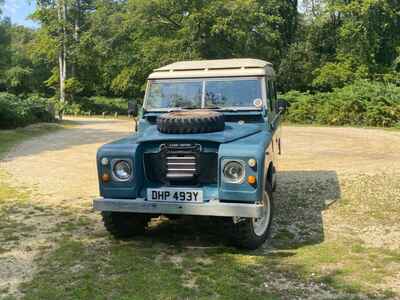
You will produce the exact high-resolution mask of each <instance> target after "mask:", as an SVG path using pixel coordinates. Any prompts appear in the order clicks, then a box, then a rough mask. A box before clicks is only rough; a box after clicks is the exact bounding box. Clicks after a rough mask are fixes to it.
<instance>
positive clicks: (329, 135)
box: [0, 119, 400, 292]
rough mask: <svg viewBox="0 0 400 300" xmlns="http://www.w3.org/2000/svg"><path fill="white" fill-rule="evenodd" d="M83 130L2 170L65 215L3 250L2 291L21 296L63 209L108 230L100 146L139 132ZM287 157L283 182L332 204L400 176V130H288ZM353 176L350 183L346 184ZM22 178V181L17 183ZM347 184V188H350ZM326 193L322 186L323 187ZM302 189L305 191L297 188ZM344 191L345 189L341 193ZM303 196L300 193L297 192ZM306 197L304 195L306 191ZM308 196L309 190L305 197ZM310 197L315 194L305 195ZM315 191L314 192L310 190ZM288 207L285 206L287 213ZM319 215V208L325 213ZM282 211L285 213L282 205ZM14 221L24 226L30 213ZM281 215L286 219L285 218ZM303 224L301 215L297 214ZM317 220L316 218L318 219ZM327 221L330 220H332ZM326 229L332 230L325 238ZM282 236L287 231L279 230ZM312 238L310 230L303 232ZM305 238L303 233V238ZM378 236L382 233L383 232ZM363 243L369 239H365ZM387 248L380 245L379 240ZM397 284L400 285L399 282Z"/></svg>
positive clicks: (50, 141)
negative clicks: (100, 201) (99, 208)
mask: <svg viewBox="0 0 400 300" xmlns="http://www.w3.org/2000/svg"><path fill="white" fill-rule="evenodd" d="M78 122H79V124H78V125H77V126H73V127H72V128H70V129H68V130H62V131H57V132H54V133H51V134H49V135H46V136H42V137H38V138H34V139H32V140H29V141H26V142H24V143H23V144H21V145H19V146H18V147H17V148H16V149H14V150H13V151H12V152H11V153H10V154H9V155H8V156H7V157H6V159H5V161H4V162H2V163H1V165H0V167H1V168H2V169H4V170H6V172H7V173H8V174H10V175H11V177H12V178H13V179H12V184H13V185H17V186H21V187H28V188H30V189H31V190H32V191H31V192H32V196H31V197H32V199H31V200H32V202H33V203H35V201H36V202H37V203H38V204H40V205H44V206H46V207H53V208H57V209H58V210H59V211H60V213H59V214H55V215H52V216H49V215H46V214H42V215H41V214H40V213H37V212H35V210H34V209H33V208H27V211H28V212H29V209H31V210H32V214H33V215H34V216H35V218H30V219H29V220H28V219H27V220H25V221H24V222H25V223H26V224H27V226H31V227H32V228H34V229H33V231H34V234H33V235H32V236H31V237H29V238H24V239H21V242H19V243H17V244H15V243H13V242H10V244H9V245H8V246H7V245H4V247H3V245H2V247H3V248H6V249H9V250H10V251H6V252H4V253H3V254H1V252H0V259H1V260H2V262H3V267H2V268H1V270H0V290H1V288H7V289H8V290H9V291H10V292H13V291H15V290H16V288H17V286H18V284H19V283H20V282H21V281H24V280H27V279H29V278H30V277H31V276H32V274H33V273H34V271H35V263H34V257H35V255H37V254H38V253H39V252H40V251H39V250H40V249H43V247H51V241H52V239H53V237H54V236H56V235H57V234H60V233H57V232H55V231H54V230H53V231H52V230H50V229H49V228H51V227H52V226H53V225H54V224H56V223H59V222H60V220H62V211H63V210H69V211H71V210H72V211H74V212H76V213H78V214H86V215H90V216H91V217H93V218H96V219H97V223H98V224H99V229H98V230H103V229H102V227H101V224H100V220H99V219H98V216H97V214H93V213H92V212H91V209H90V205H91V199H92V198H93V197H94V196H96V195H97V194H98V187H97V176H96V167H95V157H96V156H95V155H96V150H97V148H98V147H99V146H100V145H101V144H104V143H105V142H107V141H109V140H113V139H117V138H119V137H122V136H125V135H126V134H128V133H129V132H130V131H131V130H132V127H133V126H132V124H130V123H128V122H127V121H112V120H101V119H98V120H93V119H92V120H90V121H88V120H79V121H78ZM283 137H284V142H283V153H284V157H283V159H282V161H281V165H280V170H281V173H280V177H278V178H279V183H280V184H281V186H282V185H285V184H290V183H292V184H294V185H296V184H298V183H299V182H304V180H306V182H308V183H310V182H314V181H320V180H323V183H322V185H326V186H327V187H326V189H325V192H326V194H325V195H323V196H322V197H320V198H322V199H323V200H324V204H323V205H325V206H327V205H329V204H330V202H333V201H335V200H336V199H338V198H340V193H344V192H345V191H346V186H348V185H350V184H351V180H352V179H351V178H353V177H358V176H364V175H366V174H367V175H368V176H375V175H376V176H380V177H381V176H382V174H384V175H383V176H386V175H387V176H389V175H390V176H393V175H395V176H399V174H400V173H399V172H400V171H399V170H400V132H399V131H384V130H374V129H355V128H323V127H320V128H319V127H286V128H284V129H283ZM347 178H350V179H349V180H350V181H348V182H347V183H345V184H343V182H344V181H345V179H347ZM15 180H16V182H17V183H15ZM343 185H344V186H343ZM317 187H318V186H317ZM296 188H298V189H300V190H301V189H302V187H301V186H300V187H296ZM308 188H309V189H312V188H313V186H309V187H307V189H308ZM341 189H343V190H344V191H341ZM292 192H293V193H297V191H296V190H292ZM298 192H299V193H300V191H298ZM301 192H304V191H301ZM305 192H306V193H307V190H306V191H305ZM309 192H310V193H312V190H311V191H309ZM287 193H288V192H287V191H286V190H285V189H282V188H281V189H278V191H277V197H278V198H280V197H281V198H284V197H287V196H288V195H287ZM281 209H283V207H281ZM318 209H319V208H318ZM278 210H279V207H278ZM27 211H26V210H25V211H24V212H23V214H21V215H18V214H16V215H15V216H13V217H14V218H16V219H19V221H23V219H24V216H26V215H27ZM278 215H279V213H278ZM292 217H293V220H294V223H296V216H292ZM314 217H315V216H314ZM318 217H319V218H321V220H320V221H319V222H320V223H326V224H328V223H330V222H331V223H334V222H333V221H334V220H335V216H332V215H330V214H329V213H327V214H326V215H325V214H324V215H319V216H318ZM310 218H311V219H312V218H313V216H311V217H310ZM324 218H326V220H325V219H324ZM314 224H315V222H309V223H306V226H305V227H306V229H305V230H306V231H307V230H308V229H307V226H309V227H310V228H309V231H307V232H308V233H309V234H310V235H315V236H316V237H317V238H318V236H320V235H321V234H325V236H329V235H334V234H335V232H337V230H340V228H339V227H338V226H332V228H331V229H330V230H327V229H323V228H322V229H321V228H318V229H315V228H311V227H312V226H314ZM321 230H322V231H325V233H324V232H322V233H321ZM390 230H391V236H389V235H388V239H389V240H385V238H383V240H382V239H381V240H380V243H381V244H382V245H385V243H390V242H393V240H396V239H397V241H396V243H397V244H396V245H397V246H398V243H399V242H398V240H399V239H400V233H399V231H398V230H397V231H396V230H392V229H390ZM275 231H276V232H277V231H279V217H278V226H277V228H276V229H275ZM303 233H304V232H303ZM299 235H302V232H300V233H299ZM376 235H377V236H379V235H381V233H380V232H379V231H378V232H376ZM361 238H362V235H361ZM378 242H379V241H378ZM398 283H399V282H398V281H395V282H394V283H393V284H398Z"/></svg>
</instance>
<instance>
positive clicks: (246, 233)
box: [232, 182, 273, 250]
mask: <svg viewBox="0 0 400 300" xmlns="http://www.w3.org/2000/svg"><path fill="white" fill-rule="evenodd" d="M266 185H267V186H266V188H265V191H264V193H263V200H262V202H263V205H264V209H263V215H262V216H261V218H244V219H240V220H239V221H238V222H237V223H234V224H233V236H232V238H233V242H234V244H235V245H236V246H238V247H240V248H244V249H249V250H255V249H257V248H258V247H260V246H261V245H262V244H263V243H264V242H265V241H266V240H267V238H268V237H269V234H270V229H271V221H272V214H273V201H272V187H271V184H270V183H269V182H267V184H266Z"/></svg>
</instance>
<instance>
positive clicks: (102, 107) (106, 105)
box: [66, 96, 128, 115]
mask: <svg viewBox="0 0 400 300" xmlns="http://www.w3.org/2000/svg"><path fill="white" fill-rule="evenodd" d="M66 113H68V114H91V115H102V114H106V115H110V114H115V113H117V114H119V115H126V114H127V113H128V102H127V100H126V99H124V98H107V97H101V96H95V97H83V98H80V99H79V101H76V102H75V103H73V104H70V105H67V107H66Z"/></svg>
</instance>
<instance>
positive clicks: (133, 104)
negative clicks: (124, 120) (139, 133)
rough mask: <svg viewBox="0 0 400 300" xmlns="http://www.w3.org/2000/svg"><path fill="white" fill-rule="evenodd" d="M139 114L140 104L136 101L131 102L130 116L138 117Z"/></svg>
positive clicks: (129, 103) (129, 106) (129, 105)
mask: <svg viewBox="0 0 400 300" xmlns="http://www.w3.org/2000/svg"><path fill="white" fill-rule="evenodd" d="M137 114H138V104H137V102H136V100H131V101H129V102H128V116H130V117H131V116H137Z"/></svg>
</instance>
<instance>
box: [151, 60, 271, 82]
mask: <svg viewBox="0 0 400 300" xmlns="http://www.w3.org/2000/svg"><path fill="white" fill-rule="evenodd" d="M266 74H268V75H271V76H273V75H274V72H273V69H272V64H271V63H269V62H267V61H264V60H260V59H251V58H238V59H216V60H192V61H180V62H175V63H172V64H169V65H166V66H164V67H161V68H158V69H155V70H154V73H152V74H150V76H149V79H164V78H195V77H219V76H221V77H225V76H264V75H266Z"/></svg>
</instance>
